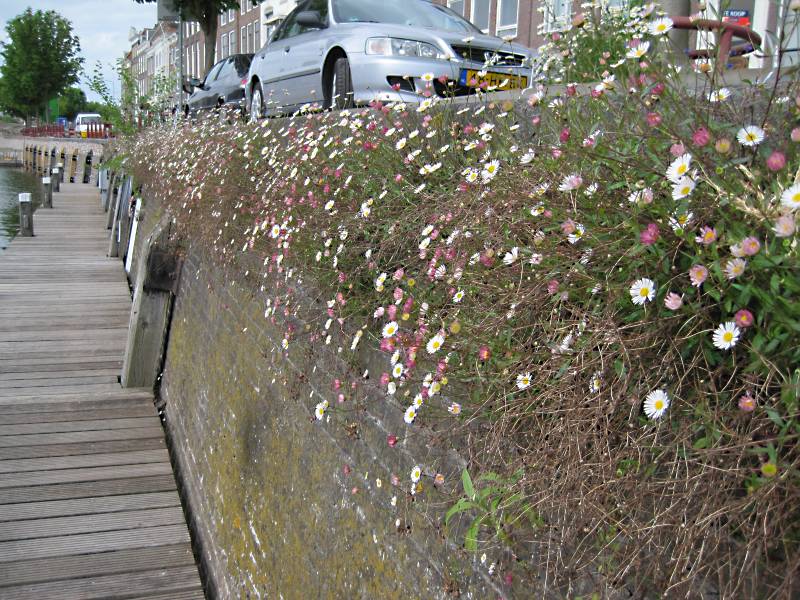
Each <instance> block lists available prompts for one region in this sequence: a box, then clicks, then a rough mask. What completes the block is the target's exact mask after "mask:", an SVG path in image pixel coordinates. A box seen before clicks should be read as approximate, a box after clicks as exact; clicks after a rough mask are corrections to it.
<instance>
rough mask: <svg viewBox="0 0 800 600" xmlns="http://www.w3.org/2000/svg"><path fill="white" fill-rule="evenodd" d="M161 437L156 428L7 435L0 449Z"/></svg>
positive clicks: (160, 431)
mask: <svg viewBox="0 0 800 600" xmlns="http://www.w3.org/2000/svg"><path fill="white" fill-rule="evenodd" d="M163 435H164V432H163V430H162V429H161V428H160V427H158V426H152V427H132V428H129V429H111V430H106V431H70V432H67V433H35V434H30V435H9V436H6V437H2V438H0V448H8V447H12V446H41V445H46V444H69V443H72V442H100V441H107V440H132V439H138V438H148V437H162V436H163Z"/></svg>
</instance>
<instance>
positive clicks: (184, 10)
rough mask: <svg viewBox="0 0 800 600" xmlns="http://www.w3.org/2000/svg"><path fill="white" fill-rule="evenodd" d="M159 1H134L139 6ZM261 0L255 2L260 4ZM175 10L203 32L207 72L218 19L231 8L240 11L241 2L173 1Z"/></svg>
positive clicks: (212, 61) (210, 0) (211, 60)
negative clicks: (198, 26) (194, 22)
mask: <svg viewBox="0 0 800 600" xmlns="http://www.w3.org/2000/svg"><path fill="white" fill-rule="evenodd" d="M156 1H157V0H134V2H137V3H139V4H145V3H149V2H156ZM258 2H259V0H254V4H258ZM172 5H173V6H174V7H175V10H176V11H177V12H178V13H179V14H180V15H181V17H182V18H183V19H184V20H185V21H197V22H198V23H199V24H200V29H201V30H202V31H203V36H204V38H205V45H206V64H205V71H206V72H208V71H209V70H211V67H213V66H214V50H215V48H216V45H217V23H218V21H219V19H218V18H217V17H218V16H219V15H221V14H222V12H223V11H225V10H228V9H230V8H235V9H237V10H238V9H239V0H172Z"/></svg>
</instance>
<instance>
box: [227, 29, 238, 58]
mask: <svg viewBox="0 0 800 600" xmlns="http://www.w3.org/2000/svg"><path fill="white" fill-rule="evenodd" d="M235 50H236V30H235V29H234V30H233V31H231V32H230V33H228V56H231V55H233V54H238V52H235Z"/></svg>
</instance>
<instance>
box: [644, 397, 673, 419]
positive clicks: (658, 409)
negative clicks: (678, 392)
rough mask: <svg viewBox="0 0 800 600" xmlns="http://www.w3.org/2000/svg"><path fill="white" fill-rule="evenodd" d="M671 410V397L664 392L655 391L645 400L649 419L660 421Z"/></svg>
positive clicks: (645, 411) (645, 409)
mask: <svg viewBox="0 0 800 600" xmlns="http://www.w3.org/2000/svg"><path fill="white" fill-rule="evenodd" d="M667 408H669V396H668V395H667V392H665V391H664V390H653V391H652V392H650V393H649V394H647V397H646V398H645V400H644V414H646V415H647V418H649V419H660V418H661V417H662V415H663V414H664V413H665V412H667Z"/></svg>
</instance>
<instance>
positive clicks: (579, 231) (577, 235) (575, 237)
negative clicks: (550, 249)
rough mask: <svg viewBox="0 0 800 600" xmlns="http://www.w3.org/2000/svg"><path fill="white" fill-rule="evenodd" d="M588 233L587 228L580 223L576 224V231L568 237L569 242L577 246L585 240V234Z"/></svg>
mask: <svg viewBox="0 0 800 600" xmlns="http://www.w3.org/2000/svg"><path fill="white" fill-rule="evenodd" d="M585 232H586V227H584V226H583V225H581V224H580V223H575V231H573V232H572V233H570V234H569V235H568V236H567V240H568V241H569V243H570V244H577V243H578V242H579V241H581V239H582V238H583V234H584V233H585Z"/></svg>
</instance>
